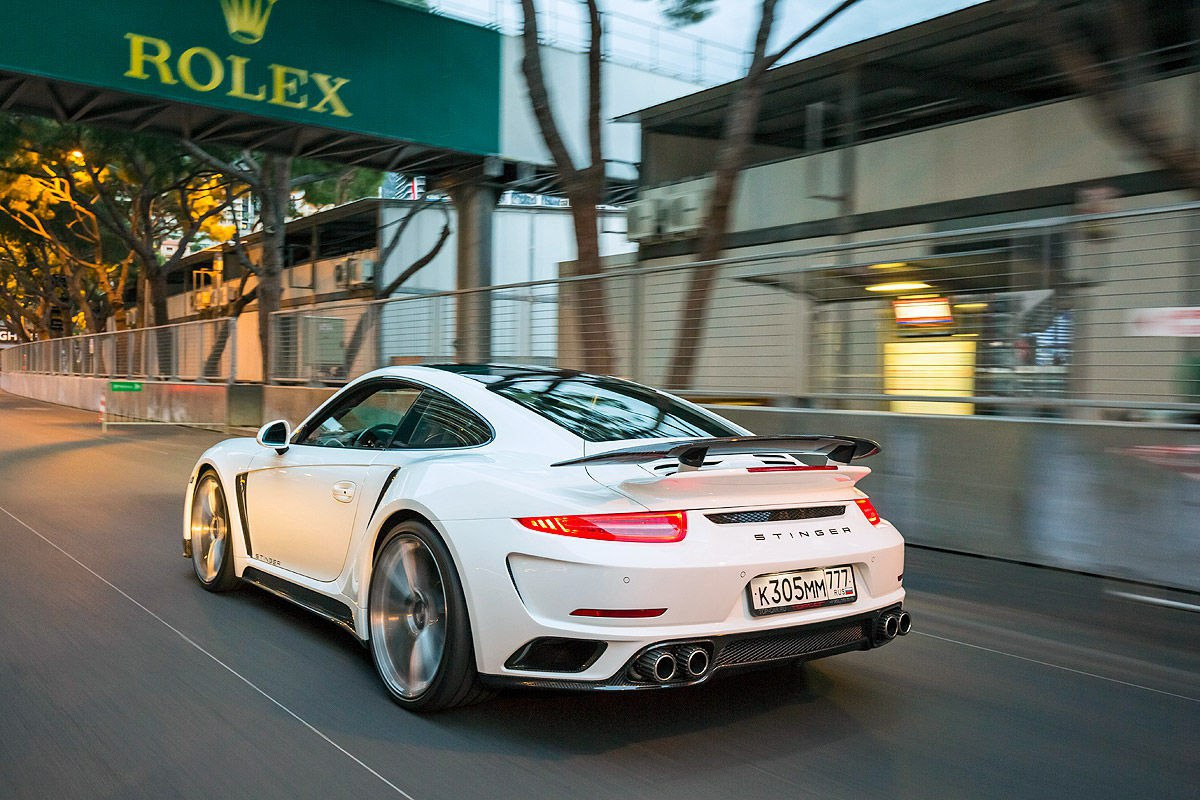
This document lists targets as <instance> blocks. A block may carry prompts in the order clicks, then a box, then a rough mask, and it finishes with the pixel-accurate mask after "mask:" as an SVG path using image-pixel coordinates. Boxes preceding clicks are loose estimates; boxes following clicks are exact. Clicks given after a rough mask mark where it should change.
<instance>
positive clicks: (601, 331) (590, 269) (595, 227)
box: [571, 199, 615, 375]
mask: <svg viewBox="0 0 1200 800" xmlns="http://www.w3.org/2000/svg"><path fill="white" fill-rule="evenodd" d="M571 217H572V219H573V220H574V223H575V246H576V248H577V251H578V252H577V254H576V261H575V274H576V275H597V276H598V275H600V274H601V271H602V270H601V268H600V229H599V213H598V212H597V211H596V205H595V203H591V202H587V201H586V199H585V200H584V202H581V203H578V204H576V203H574V202H572V203H571ZM571 286H572V289H573V294H574V296H575V299H576V303H575V329H576V332H577V335H578V339H579V345H580V348H581V349H582V351H583V368H584V369H585V370H587V371H588V372H596V373H599V374H601V375H611V374H612V373H613V371H614V368H615V360H614V358H613V352H612V332H611V330H610V329H609V324H608V304H607V295H608V293H607V292H606V291H605V286H604V281H603V279H602V278H598V277H597V278H595V279H592V280H583V281H575V282H573V283H572V284H571Z"/></svg>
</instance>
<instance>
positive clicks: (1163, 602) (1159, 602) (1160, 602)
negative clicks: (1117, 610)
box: [1105, 589, 1200, 614]
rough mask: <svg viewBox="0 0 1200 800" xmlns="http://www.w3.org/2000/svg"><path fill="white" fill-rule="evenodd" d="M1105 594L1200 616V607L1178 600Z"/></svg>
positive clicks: (1119, 593) (1146, 595) (1123, 593)
mask: <svg viewBox="0 0 1200 800" xmlns="http://www.w3.org/2000/svg"><path fill="white" fill-rule="evenodd" d="M1105 594H1107V595H1109V596H1111V597H1123V598H1125V599H1126V600H1136V601H1137V602H1139V603H1149V604H1150V605H1152V606H1163V607H1164V608H1178V609H1180V610H1182V611H1191V612H1193V613H1196V614H1200V606H1198V605H1195V604H1194V603H1181V602H1179V601H1178V600H1168V599H1166V598H1165V597H1152V596H1150V595H1148V594H1134V593H1132V592H1118V591H1114V590H1112V589H1109V590H1108V591H1107V592H1105Z"/></svg>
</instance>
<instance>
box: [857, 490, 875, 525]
mask: <svg viewBox="0 0 1200 800" xmlns="http://www.w3.org/2000/svg"><path fill="white" fill-rule="evenodd" d="M854 502H855V503H857V504H858V507H859V508H861V509H862V512H863V516H864V517H866V518H867V522H869V523H871V524H872V525H878V524H879V522H880V520H879V512H878V511H876V510H875V506H873V505H871V501H870V500H868V499H867V498H865V497H860V498H859V499H857V500H855V501H854Z"/></svg>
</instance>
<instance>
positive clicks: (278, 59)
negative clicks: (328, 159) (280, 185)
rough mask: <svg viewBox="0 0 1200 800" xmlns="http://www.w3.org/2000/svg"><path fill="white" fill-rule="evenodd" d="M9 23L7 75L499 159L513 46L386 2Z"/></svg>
mask: <svg viewBox="0 0 1200 800" xmlns="http://www.w3.org/2000/svg"><path fill="white" fill-rule="evenodd" d="M0 23H2V24H3V26H4V29H5V30H7V31H8V32H9V33H10V36H8V37H6V40H5V46H4V47H3V48H0V69H3V70H7V71H11V72H18V73H23V74H32V75H38V76H41V77H46V78H52V79H58V80H63V81H68V82H71V83H77V84H84V85H88V86H94V87H100V88H105V89H113V90H117V91H121V92H125V93H129V94H135V95H143V96H149V97H154V98H160V99H164V100H171V101H179V102H182V103H188V104H195V105H202V106H211V107H214V108H218V109H222V110H227V111H237V112H243V113H249V114H254V115H257V116H260V117H266V118H269V119H272V120H278V121H283V122H295V123H302V124H306V125H313V126H319V127H324V128H332V129H337V130H344V131H348V132H354V133H362V134H369V135H374V136H380V137H385V138H389V139H400V140H405V141H412V142H417V143H420V144H424V145H431V146H435V147H442V148H446V149H451V150H458V151H461V152H468V153H480V154H490V153H495V152H497V150H498V148H499V126H500V122H499V120H500V111H499V108H500V82H499V68H500V35H499V34H498V33H496V32H495V31H491V30H487V29H485V28H480V27H477V26H473V25H468V24H466V23H462V22H458V21H457V20H450V19H446V18H444V17H439V16H436V15H433V14H429V13H425V12H422V11H418V10H415V9H412V8H406V7H403V6H401V5H398V4H395V3H391V2H387V1H386V0H337V2H330V0H188V2H177V0H157V1H155V0H108V2H103V3H97V2H95V0H57V2H55V3H53V4H52V7H48V8H46V9H43V10H38V9H37V7H35V6H31V5H29V4H26V3H15V2H14V3H0ZM68 111H69V110H68Z"/></svg>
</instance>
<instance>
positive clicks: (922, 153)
mask: <svg viewBox="0 0 1200 800" xmlns="http://www.w3.org/2000/svg"><path fill="white" fill-rule="evenodd" d="M1198 81H1200V75H1183V76H1179V77H1175V78H1169V79H1166V80H1162V81H1157V82H1155V83H1153V84H1151V85H1150V86H1148V87H1147V89H1146V93H1147V95H1148V96H1149V97H1150V98H1151V100H1152V102H1153V105H1154V108H1155V109H1156V110H1157V111H1159V112H1161V113H1162V116H1163V119H1165V120H1166V122H1167V128H1168V132H1169V134H1170V135H1172V136H1178V137H1180V138H1186V137H1187V136H1189V135H1190V134H1191V131H1193V130H1194V126H1195V121H1194V119H1193V112H1189V109H1194V103H1193V102H1192V100H1191V95H1192V93H1193V92H1194V90H1195V89H1194V87H1195V85H1196V83H1197V82H1198ZM1089 103H1090V101H1088V100H1087V99H1075V100H1068V101H1064V102H1060V103H1051V104H1047V105H1043V106H1037V107H1034V108H1027V109H1023V110H1019V111H1013V112H1009V113H1005V114H996V115H993V116H988V117H983V118H981V119H975V120H969V121H967V122H961V123H958V124H954V125H945V126H942V127H938V128H933V129H930V130H925V131H917V132H915V133H910V134H905V135H902V136H894V137H891V138H887V139H881V140H879V141H874V142H868V143H865V144H862V145H859V146H858V147H857V148H855V158H856V170H857V175H858V180H857V183H856V186H855V187H854V208H855V210H856V212H857V213H869V212H874V211H887V210H890V209H896V208H908V207H912V206H919V205H923V204H927V203H940V202H946V201H950V200H963V199H970V198H975V197H985V196H988V195H993V194H1001V193H1004V192H1012V191H1021V190H1026V189H1032V188H1036V187H1044V186H1059V185H1062V184H1070V183H1076V182H1084V181H1102V180H1105V179H1108V178H1111V176H1114V175H1126V174H1134V173H1140V172H1148V171H1151V170H1154V169H1157V166H1156V165H1155V164H1154V163H1152V162H1150V161H1148V160H1147V159H1145V158H1143V157H1141V156H1140V155H1139V154H1137V153H1136V152H1135V150H1134V148H1132V147H1130V146H1129V145H1126V144H1125V143H1123V142H1121V141H1118V140H1117V139H1116V138H1115V137H1114V136H1113V135H1112V134H1111V133H1109V132H1108V131H1107V129H1104V128H1102V127H1100V126H1099V125H1098V123H1097V117H1096V114H1095V113H1094V112H1093V111H1092V109H1091V107H1090V105H1089ZM652 136H653V135H652ZM678 138H680V137H671V140H668V141H665V142H664V143H663V148H659V147H658V146H657V145H654V144H648V145H647V154H648V155H653V154H655V153H658V152H660V150H661V149H666V150H668V151H669V152H670V153H671V156H670V158H669V159H668V160H666V161H662V162H660V163H656V164H649V165H647V171H648V173H647V174H648V175H655V176H656V178H655V180H657V181H663V180H669V179H668V178H666V177H665V176H667V175H670V174H671V172H670V170H669V169H668V167H670V166H671V165H676V175H677V177H674V180H676V181H682V182H680V183H678V184H677V185H675V186H674V188H673V189H672V190H671V191H672V192H673V193H680V192H685V191H688V190H689V187H690V186H691V185H692V184H695V187H696V188H699V187H700V186H701V184H700V183H698V182H696V181H685V180H684V179H685V178H689V177H692V176H695V175H697V174H698V172H700V170H701V169H702V167H703V165H704V163H705V155H704V154H705V152H707V150H708V149H709V148H710V145H709V144H707V143H704V142H698V143H696V144H695V145H693V146H692V147H690V148H687V147H684V145H683V144H682V143H680V142H679V141H673V140H677V139H678ZM680 153H690V154H691V155H692V156H693V158H687V157H684V158H681V157H680V156H679V154H680ZM839 158H840V155H839V154H838V153H837V152H836V151H830V152H825V153H818V154H814V155H810V156H804V157H800V158H791V159H787V160H781V161H775V162H772V163H767V164H760V165H759V166H756V167H752V168H750V169H748V170H746V171H745V172H744V173H743V175H742V179H741V187H740V190H739V192H738V196H737V200H736V203H735V206H734V211H733V223H732V225H731V227H730V230H731V231H750V230H760V229H763V228H772V227H777V226H783V225H791V224H795V223H801V222H811V221H813V220H819V219H829V218H832V217H834V216H836V215H837V214H838V213H839V207H838V204H837V203H834V202H830V201H827V200H816V199H812V198H811V197H810V195H815V194H825V193H828V191H829V190H830V189H834V190H836V189H837V187H838V186H839V185H840V184H839V179H838V159H839ZM815 164H819V168H814V165H815ZM680 173H681V174H680ZM818 177H819V178H820V180H819V182H818V183H817V185H814V180H816V179H817V178H818ZM650 191H653V189H652V188H651V189H650ZM835 193H836V192H835Z"/></svg>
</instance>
